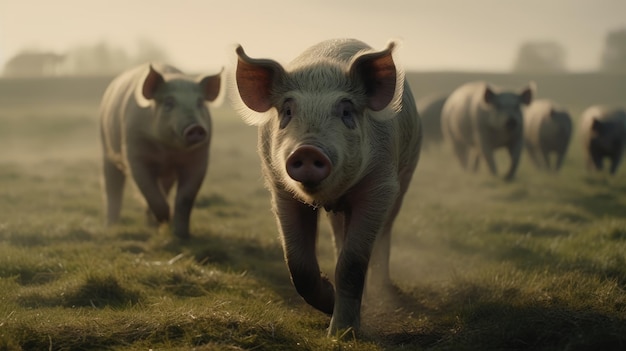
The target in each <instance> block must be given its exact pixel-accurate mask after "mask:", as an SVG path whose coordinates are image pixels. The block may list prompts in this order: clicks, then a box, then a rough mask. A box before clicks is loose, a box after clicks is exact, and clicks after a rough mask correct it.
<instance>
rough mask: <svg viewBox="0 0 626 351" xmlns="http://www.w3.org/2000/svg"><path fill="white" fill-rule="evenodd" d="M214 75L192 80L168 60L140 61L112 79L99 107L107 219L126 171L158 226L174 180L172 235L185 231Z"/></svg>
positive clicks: (116, 210) (203, 164) (203, 153)
mask: <svg viewBox="0 0 626 351" xmlns="http://www.w3.org/2000/svg"><path fill="white" fill-rule="evenodd" d="M219 90H220V75H219V74H218V75H215V76H210V77H204V78H201V79H198V80H194V79H191V78H189V77H186V76H184V75H183V74H182V73H181V72H180V71H179V70H178V69H176V68H174V67H171V66H167V65H161V64H159V65H147V64H146V65H143V66H141V67H138V68H135V69H133V70H130V71H127V72H125V73H123V74H121V75H120V76H118V77H117V78H115V79H114V80H113V81H112V82H111V84H110V85H109V86H108V88H107V89H106V91H105V93H104V97H103V98H102V103H101V106H100V118H101V124H100V126H101V129H100V130H101V137H102V138H101V139H102V150H103V158H102V161H103V172H104V181H103V184H104V190H105V204H106V205H105V207H106V212H107V214H106V216H107V223H109V224H110V223H114V222H116V221H117V220H118V219H119V216H120V209H121V205H122V193H123V190H124V182H125V179H126V176H127V175H130V176H131V177H132V179H133V180H134V182H135V184H136V186H137V188H138V189H139V191H140V193H141V194H142V195H143V198H145V200H146V202H147V205H148V215H149V216H150V217H152V218H153V219H155V220H156V221H157V222H158V223H164V222H168V221H169V220H170V206H169V204H168V202H167V195H168V193H169V191H170V189H171V188H172V186H173V185H174V183H177V190H176V197H175V201H174V213H173V217H174V218H173V221H172V224H173V228H172V229H173V233H174V235H176V236H178V237H181V238H186V237H188V236H189V216H190V214H191V208H192V206H193V203H194V200H195V198H196V194H197V193H198V190H199V189H200V185H201V184H202V181H203V179H204V176H205V174H206V169H207V164H208V157H209V142H210V137H211V117H210V115H209V110H208V109H207V106H206V104H205V101H214V100H215V99H216V97H217V96H218V94H219Z"/></svg>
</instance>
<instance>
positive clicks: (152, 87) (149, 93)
mask: <svg viewBox="0 0 626 351" xmlns="http://www.w3.org/2000/svg"><path fill="white" fill-rule="evenodd" d="M163 82H165V80H164V79H163V76H162V75H161V73H159V72H157V71H156V70H155V69H154V67H152V65H150V68H149V71H148V75H147V76H146V78H145V79H144V81H143V87H142V88H141V93H142V95H143V97H144V98H146V99H148V100H152V99H154V94H155V93H156V91H157V89H158V88H159V86H160V85H161V84H163Z"/></svg>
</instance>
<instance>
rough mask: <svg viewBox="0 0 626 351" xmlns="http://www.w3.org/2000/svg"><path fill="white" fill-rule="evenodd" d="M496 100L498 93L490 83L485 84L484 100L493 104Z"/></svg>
mask: <svg viewBox="0 0 626 351" xmlns="http://www.w3.org/2000/svg"><path fill="white" fill-rule="evenodd" d="M495 100H496V93H494V91H493V89H492V88H491V87H490V86H489V85H485V92H484V93H483V101H485V102H486V103H487V104H489V105H491V104H493V103H494V101H495Z"/></svg>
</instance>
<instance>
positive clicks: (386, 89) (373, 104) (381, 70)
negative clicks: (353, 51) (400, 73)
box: [350, 43, 397, 111]
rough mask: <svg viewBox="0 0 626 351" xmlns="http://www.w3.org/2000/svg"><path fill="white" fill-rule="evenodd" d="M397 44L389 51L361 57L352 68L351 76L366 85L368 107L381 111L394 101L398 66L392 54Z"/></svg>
mask: <svg viewBox="0 0 626 351" xmlns="http://www.w3.org/2000/svg"><path fill="white" fill-rule="evenodd" d="M394 46H395V44H394V43H391V44H389V46H388V47H387V49H385V50H383V51H380V52H374V53H369V54H364V55H361V56H359V57H358V58H357V59H356V60H355V61H354V62H353V63H352V66H351V67H350V76H352V77H354V78H355V79H357V80H360V81H362V82H363V84H364V85H365V92H366V94H367V106H368V107H369V108H370V109H372V110H374V111H380V110H382V109H384V108H385V107H387V105H389V103H391V101H392V100H393V97H394V94H395V92H396V79H397V77H396V66H395V64H394V62H393V57H392V55H391V52H392V50H393V48H394Z"/></svg>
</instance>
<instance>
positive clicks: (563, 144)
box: [524, 99, 572, 172]
mask: <svg viewBox="0 0 626 351" xmlns="http://www.w3.org/2000/svg"><path fill="white" fill-rule="evenodd" d="M571 136H572V118H571V116H570V114H569V112H568V111H567V110H565V109H564V108H563V107H559V106H557V105H556V104H555V103H554V102H552V101H550V100H548V99H541V100H535V101H533V102H532V103H531V104H530V106H529V107H528V108H527V109H526V110H525V111H524V146H525V147H526V151H528V155H529V156H530V158H531V160H532V162H533V163H534V165H535V166H536V167H537V168H539V169H543V170H547V171H550V170H553V171H555V172H558V171H559V169H561V166H562V165H563V159H564V158H565V154H566V153H567V148H568V146H569V142H570V139H571ZM552 153H553V154H555V156H556V159H555V161H554V163H553V164H552V163H551V162H550V154H552Z"/></svg>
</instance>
